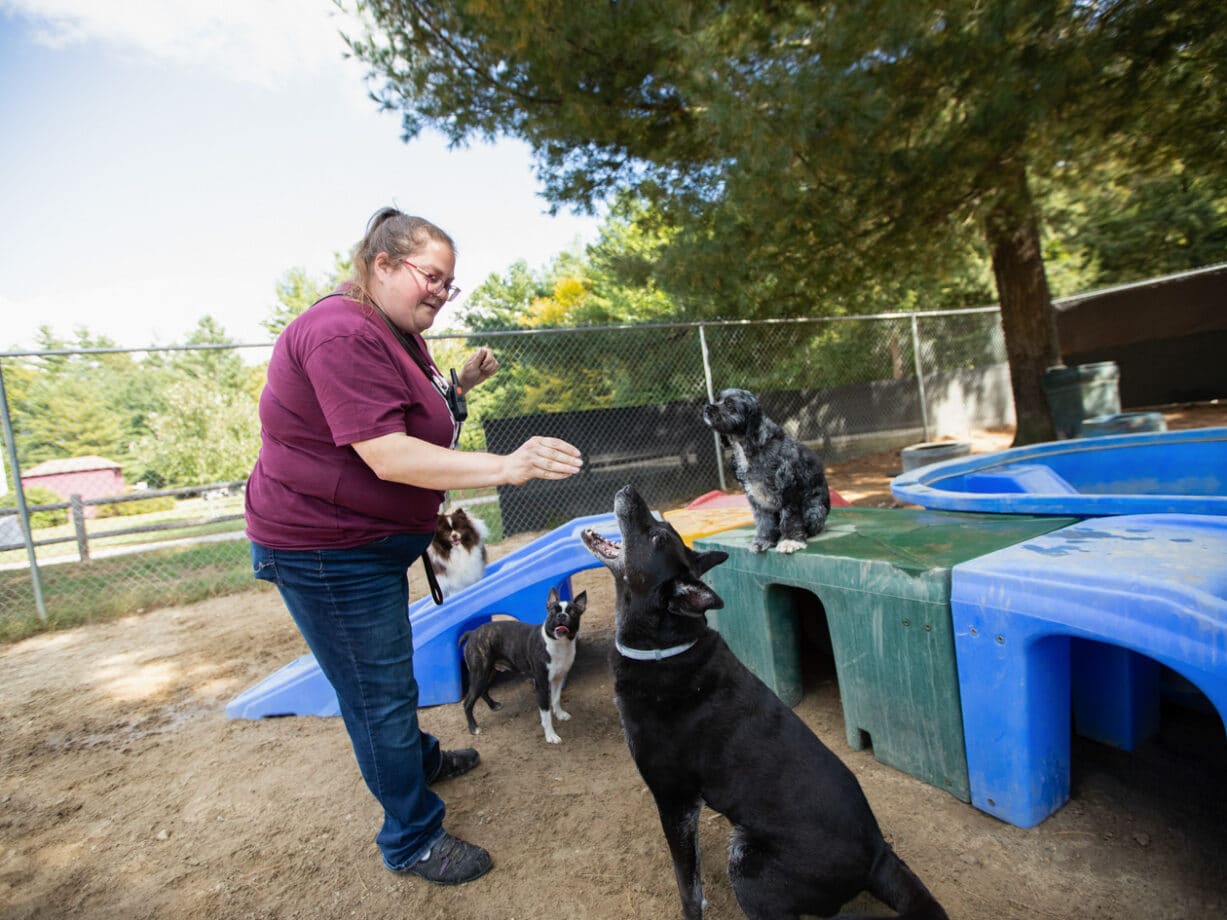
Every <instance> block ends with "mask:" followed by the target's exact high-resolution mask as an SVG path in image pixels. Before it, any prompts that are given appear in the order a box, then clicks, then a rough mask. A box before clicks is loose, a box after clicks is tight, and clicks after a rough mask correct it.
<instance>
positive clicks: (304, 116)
mask: <svg viewBox="0 0 1227 920" xmlns="http://www.w3.org/2000/svg"><path fill="white" fill-rule="evenodd" d="M342 26H343V23H342V21H341V20H340V19H339V18H338V15H337V13H336V10H335V7H334V6H333V4H332V3H331V2H330V0H158V2H156V3H155V2H148V3H134V2H132V0H0V350H10V349H13V348H18V349H26V348H32V347H34V345H35V334H36V331H37V329H38V328H39V326H40V325H46V326H49V327H50V328H51V330H52V331H53V333H55V334H56V335H57V336H59V337H61V338H66V339H67V338H73V337H75V333H76V330H77V329H78V328H79V327H82V326H84V327H86V328H87V329H88V330H89V332H90V333H92V334H93V335H105V336H107V337H109V338H111V339H112V340H114V341H115V342H117V343H118V344H120V345H123V346H133V347H136V346H143V345H166V344H173V343H175V342H181V341H183V340H184V338H185V337H186V336H187V335H188V334H189V333H190V332H191V331H192V330H193V329H194V328H195V327H196V324H197V322H198V320H199V319H200V318H201V317H202V316H205V315H206V314H207V315H211V316H213V317H214V318H215V319H216V320H217V321H218V322H219V323H221V325H222V326H223V327H224V328H225V330H226V332H227V333H228V334H229V336H230V337H231V338H232V339H233V340H235V341H238V342H244V343H247V342H267V341H268V340H269V335H268V333H267V332H266V331H265V330H264V329H263V328H262V327H261V326H260V321H261V320H263V319H267V318H268V317H269V315H270V313H271V311H272V310H273V308H274V307H275V305H276V302H277V301H276V294H275V285H276V282H277V280H278V279H279V278H280V277H282V275H284V273H285V272H286V271H288V270H290V269H292V268H302V269H304V270H306V271H307V272H308V274H309V275H310V276H311V277H313V278H319V279H322V278H323V277H325V276H326V275H327V274H328V273H329V272H330V271H331V270H332V268H333V265H334V262H335V254H336V253H339V252H340V253H348V252H349V251H350V249H351V248H352V247H353V245H354V243H356V242H357V241H358V239H359V238H360V237H361V236H362V233H363V231H364V229H365V226H366V222H367V220H368V218H369V217H370V216H371V215H372V214H373V213H374V212H375V211H376V210H378V209H379V208H381V207H383V206H385V205H388V204H391V205H395V206H396V207H399V208H400V209H401V210H404V211H407V212H409V213H414V214H419V215H421V216H423V217H426V218H428V219H430V220H432V221H434V222H435V223H436V224H438V225H439V226H440V227H442V228H443V229H444V230H445V231H447V232H448V233H449V234H450V235H451V236H452V237H453V239H455V241H456V245H457V250H458V253H457V262H456V284H457V285H459V286H460V287H461V288H462V289H463V292H462V294H461V296H460V300H458V301H457V302H456V303H455V304H453V305H452V307H450V308H449V309H451V310H453V312H454V310H455V308H456V307H462V306H463V304H464V299H465V298H466V297H467V295H468V293H470V292H471V291H472V290H473V289H474V288H475V287H477V286H478V285H479V284H480V283H481V282H482V281H483V280H485V278H486V277H487V276H488V275H489V274H490V273H492V272H495V273H499V274H502V273H504V272H505V271H506V270H507V269H508V268H509V267H510V266H511V265H512V264H513V263H514V262H515V261H517V260H520V259H523V260H525V261H526V262H527V263H528V264H529V266H530V267H532V268H540V267H543V266H545V265H547V264H548V263H549V262H550V261H551V260H552V258H553V257H554V256H555V255H557V254H558V253H560V252H562V251H564V250H566V249H571V248H574V247H576V246H579V245H582V244H584V243H587V242H591V241H592V240H594V239H595V237H596V231H597V221H596V220H595V219H594V218H591V217H580V216H576V215H572V214H569V213H560V214H559V215H558V216H554V217H551V216H550V215H549V214H548V209H547V205H546V203H545V201H544V199H543V198H542V197H541V196H540V194H539V191H540V185H539V183H538V182H537V181H536V179H535V177H534V175H533V172H532V158H531V155H530V152H529V150H528V148H527V147H526V146H525V145H524V144H522V143H520V142H518V141H512V140H502V141H499V142H498V143H496V144H480V143H478V144H475V145H473V146H471V147H468V148H463V149H457V150H448V149H447V144H446V141H445V140H443V139H442V138H441V137H439V136H437V135H433V134H431V135H424V136H422V137H419V138H417V139H415V140H413V141H411V142H409V143H408V144H406V143H404V142H403V141H401V139H400V132H401V125H400V116H399V114H397V113H394V112H380V111H379V110H378V108H377V106H376V104H375V103H374V102H372V101H371V100H370V99H369V97H368V95H367V93H368V91H369V89H370V86H368V85H367V84H366V83H365V81H364V77H363V73H364V71H363V68H362V67H361V65H359V64H357V63H355V62H353V61H347V60H345V58H344V56H343V55H344V51H345V46H344V43H343V41H342V40H341V38H340V35H339V32H340V30H341V28H342ZM440 325H441V326H445V325H446V314H445V320H444V322H443V323H441V324H440Z"/></svg>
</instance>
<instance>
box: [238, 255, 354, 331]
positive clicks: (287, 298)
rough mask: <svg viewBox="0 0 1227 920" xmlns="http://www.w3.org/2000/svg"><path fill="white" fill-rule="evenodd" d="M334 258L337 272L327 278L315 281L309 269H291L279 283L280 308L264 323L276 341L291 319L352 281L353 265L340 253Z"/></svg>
mask: <svg viewBox="0 0 1227 920" xmlns="http://www.w3.org/2000/svg"><path fill="white" fill-rule="evenodd" d="M334 259H335V265H334V266H333V270H332V271H331V272H330V273H329V274H327V275H326V276H325V277H323V278H320V279H316V278H311V277H310V276H308V275H307V272H306V270H305V269H302V268H291V269H290V270H289V271H287V272H286V273H285V274H283V275H282V276H281V277H280V278H279V279H278V280H277V288H276V290H277V306H275V307H273V308H272V309H271V310H270V311H269V316H268V319H266V320H264V321H262V322H261V323H260V325H261V326H263V327H264V328H265V329H267V330H268V331H269V334H270V335H272V336H273V337H274V338H275V337H276V336H278V335H280V334H281V330H282V329H284V328H285V327H286V326H288V325H289V324H290V320H292V319H294V317H296V316H298V314H300V313H302V312H303V311H304V310H306V309H307V308H308V307H309V306H311V304H313V303H315V302H316V301H317V300H319V299H320V298H321V297H323V296H324V295H325V294H328V293H329V292H331V291H335V290H336V289H337V286H338V285H339V284H340V283H341V282H342V281H345V280H346V279H347V278H349V276H350V275H351V274H352V272H353V262H352V261H351V260H350V259H349V258H348V257H346V256H343V255H342V254H341V253H339V252H338V253H335V254H334Z"/></svg>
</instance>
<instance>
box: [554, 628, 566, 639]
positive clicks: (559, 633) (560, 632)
mask: <svg viewBox="0 0 1227 920" xmlns="http://www.w3.org/2000/svg"><path fill="white" fill-rule="evenodd" d="M567 635H569V633H568V632H567V628H566V627H565V626H555V627H554V638H555V639H561V638H563V637H564V636H567Z"/></svg>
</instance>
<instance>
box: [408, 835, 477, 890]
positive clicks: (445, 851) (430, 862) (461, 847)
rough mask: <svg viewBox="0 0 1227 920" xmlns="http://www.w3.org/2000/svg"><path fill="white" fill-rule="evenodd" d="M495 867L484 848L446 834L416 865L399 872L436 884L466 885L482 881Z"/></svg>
mask: <svg viewBox="0 0 1227 920" xmlns="http://www.w3.org/2000/svg"><path fill="white" fill-rule="evenodd" d="M492 865H494V861H493V860H492V859H491V858H490V854H489V853H487V852H486V851H485V850H483V849H482V848H481V847H479V846H476V845H474V844H472V843H467V842H465V841H464V840H461V839H460V838H459V837H453V836H452V835H451V834H449V833H448V832H447V831H444V832H443V835H442V836H441V837H439V839H438V840H436V841H435V842H434V844H432V845H431V847H430V849H429V850H427V851H426V852H425V853H424V854H422V855H421V856H420V857H418V860H417V862H415V863H413V864H411V865H408V866H406V867H405V868H403V869H401V870H399V871H400V872H409V873H412V874H413V875H417V876H421V877H422V878H424V879H426V881H428V882H434V883H435V884H436V885H463V884H464V883H465V882H471V881H473V880H474V879H478V878H481V877H482V876H483V875H485V874H486V873H487V872H489V871H490V867H491V866H492Z"/></svg>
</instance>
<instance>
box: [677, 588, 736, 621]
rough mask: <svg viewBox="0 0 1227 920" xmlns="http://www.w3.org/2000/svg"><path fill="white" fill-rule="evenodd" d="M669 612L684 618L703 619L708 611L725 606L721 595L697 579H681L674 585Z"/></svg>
mask: <svg viewBox="0 0 1227 920" xmlns="http://www.w3.org/2000/svg"><path fill="white" fill-rule="evenodd" d="M668 601H669V612H670V613H673V614H676V615H678V616H682V617H695V618H698V617H701V616H703V614H704V613H706V612H707V611H708V610H719V609H720V608H721V607H723V606H724V601H722V600H721V599H720V595H719V594H717V593H716V592H715V591H713V590H712V589H711V588H709V587H707V585H705V584H703V582H701V581H699V580H698V579H697V578H681V579H678V580H677V581H676V582H674V584H673V594H672V595H670V597H669V599H668Z"/></svg>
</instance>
